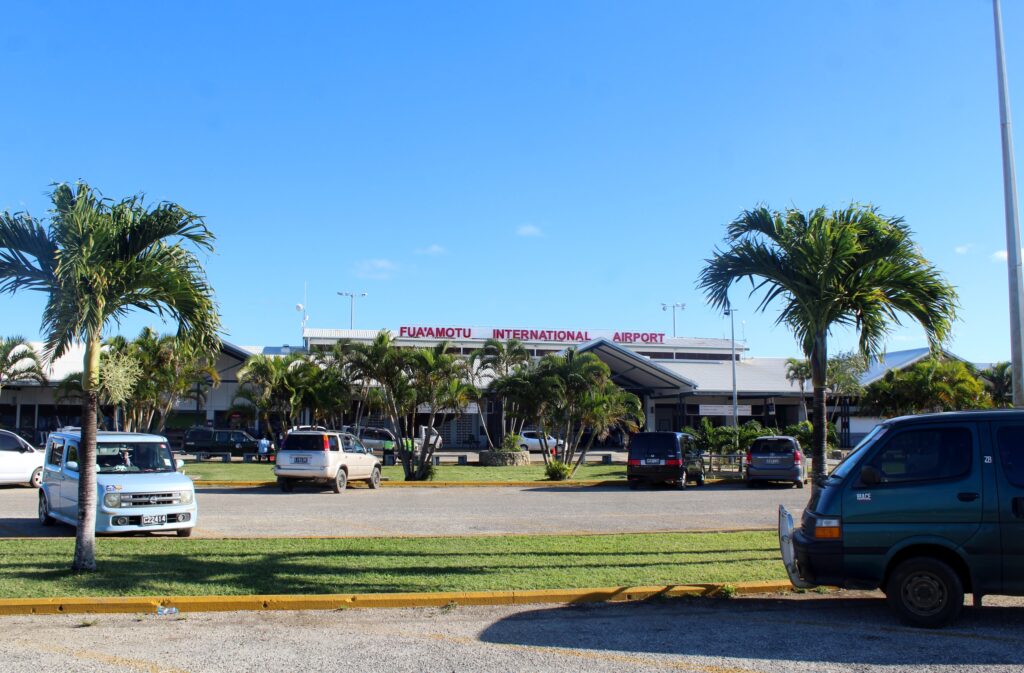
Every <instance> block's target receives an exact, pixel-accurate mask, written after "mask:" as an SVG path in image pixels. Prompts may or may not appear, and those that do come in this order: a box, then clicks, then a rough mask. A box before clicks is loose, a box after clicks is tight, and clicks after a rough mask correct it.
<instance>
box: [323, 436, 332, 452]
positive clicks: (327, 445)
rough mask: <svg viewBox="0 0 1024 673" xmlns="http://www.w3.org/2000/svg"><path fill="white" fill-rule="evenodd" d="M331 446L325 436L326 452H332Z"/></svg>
mask: <svg viewBox="0 0 1024 673" xmlns="http://www.w3.org/2000/svg"><path fill="white" fill-rule="evenodd" d="M330 450H331V444H330V442H328V441H327V435H324V451H330Z"/></svg>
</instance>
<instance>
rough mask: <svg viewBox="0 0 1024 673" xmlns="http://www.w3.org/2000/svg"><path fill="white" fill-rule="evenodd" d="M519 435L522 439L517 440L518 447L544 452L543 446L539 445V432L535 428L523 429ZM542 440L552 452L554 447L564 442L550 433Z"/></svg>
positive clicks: (540, 434)
mask: <svg viewBox="0 0 1024 673" xmlns="http://www.w3.org/2000/svg"><path fill="white" fill-rule="evenodd" d="M519 436H520V437H521V438H522V441H520V442H519V448H520V449H522V450H523V451H529V452H530V453H544V447H543V446H542V445H541V441H540V438H541V436H542V433H541V432H538V431H537V430H523V431H522V432H521V433H520V434H519ZM544 441H545V443H546V444H547V447H548V451H549V452H552V453H553V452H554V449H556V448H558V447H559V446H563V445H564V444H565V442H563V441H561V440H559V439H555V438H554V437H552V436H551V435H547V437H545V440H544Z"/></svg>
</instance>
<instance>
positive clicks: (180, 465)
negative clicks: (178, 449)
mask: <svg viewBox="0 0 1024 673" xmlns="http://www.w3.org/2000/svg"><path fill="white" fill-rule="evenodd" d="M174 469H175V470H177V471H178V472H181V471H182V470H184V469H185V461H184V460H182V459H181V458H175V459H174Z"/></svg>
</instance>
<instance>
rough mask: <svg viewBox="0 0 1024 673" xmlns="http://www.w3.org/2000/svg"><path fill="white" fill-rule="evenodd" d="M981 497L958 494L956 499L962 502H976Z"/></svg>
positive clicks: (975, 494)
mask: <svg viewBox="0 0 1024 673" xmlns="http://www.w3.org/2000/svg"><path fill="white" fill-rule="evenodd" d="M980 497H981V496H980V495H979V494H977V493H957V494H956V499H957V500H959V501H960V502H974V501H975V500H977V499H978V498H980Z"/></svg>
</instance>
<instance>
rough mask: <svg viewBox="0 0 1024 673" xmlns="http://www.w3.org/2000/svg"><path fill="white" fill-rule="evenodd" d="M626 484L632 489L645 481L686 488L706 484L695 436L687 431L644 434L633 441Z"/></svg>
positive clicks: (638, 435) (630, 443)
mask: <svg viewBox="0 0 1024 673" xmlns="http://www.w3.org/2000/svg"><path fill="white" fill-rule="evenodd" d="M626 481H627V483H628V484H629V487H630V488H637V487H638V486H639V485H640V483H641V482H648V483H655V482H671V483H672V484H674V485H675V486H676V487H678V488H686V482H687V481H692V482H694V483H695V484H697V485H698V486H703V485H704V464H703V461H702V460H701V457H700V451H699V450H698V449H697V447H696V446H695V445H694V442H693V437H691V436H690V435H688V434H686V433H685V432H641V433H638V434H636V435H633V438H632V439H631V440H630V442H629V458H628V459H627V460H626Z"/></svg>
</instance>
